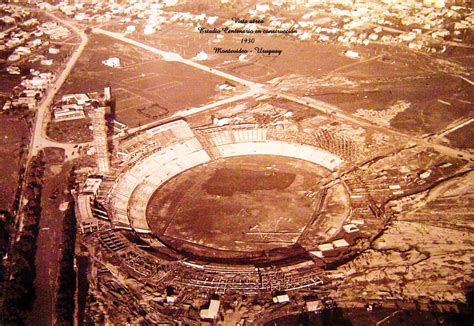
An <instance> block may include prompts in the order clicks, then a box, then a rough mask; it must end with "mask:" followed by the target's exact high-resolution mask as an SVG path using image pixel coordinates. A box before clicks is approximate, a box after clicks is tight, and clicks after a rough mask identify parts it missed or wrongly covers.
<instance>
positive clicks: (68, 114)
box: [54, 108, 86, 122]
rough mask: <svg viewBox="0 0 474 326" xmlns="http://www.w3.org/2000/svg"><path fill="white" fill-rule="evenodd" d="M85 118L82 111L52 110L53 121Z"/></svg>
mask: <svg viewBox="0 0 474 326" xmlns="http://www.w3.org/2000/svg"><path fill="white" fill-rule="evenodd" d="M85 117H86V116H85V114H84V111H82V110H70V109H62V108H61V109H57V110H54V120H55V121H58V122H59V121H68V120H78V119H84V118H85Z"/></svg>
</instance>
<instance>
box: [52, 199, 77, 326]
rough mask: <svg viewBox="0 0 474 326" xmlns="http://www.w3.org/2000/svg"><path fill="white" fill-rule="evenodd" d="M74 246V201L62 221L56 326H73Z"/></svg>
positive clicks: (74, 288) (74, 287)
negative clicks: (61, 251)
mask: <svg viewBox="0 0 474 326" xmlns="http://www.w3.org/2000/svg"><path fill="white" fill-rule="evenodd" d="M75 244H76V216H75V212H74V201H71V202H70V203H69V207H68V209H67V211H66V214H65V216H64V220H63V243H62V248H63V253H62V257H61V260H60V262H59V280H58V292H57V299H56V323H57V324H58V325H72V324H73V316H74V295H75V291H76V272H75V270H74V256H75Z"/></svg>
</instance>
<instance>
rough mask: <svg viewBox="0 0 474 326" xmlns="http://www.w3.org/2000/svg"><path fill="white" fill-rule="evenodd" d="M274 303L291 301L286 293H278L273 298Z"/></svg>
mask: <svg viewBox="0 0 474 326" xmlns="http://www.w3.org/2000/svg"><path fill="white" fill-rule="evenodd" d="M272 300H273V302H274V303H285V302H290V297H289V296H288V294H286V293H280V294H276V295H274V296H273V298H272Z"/></svg>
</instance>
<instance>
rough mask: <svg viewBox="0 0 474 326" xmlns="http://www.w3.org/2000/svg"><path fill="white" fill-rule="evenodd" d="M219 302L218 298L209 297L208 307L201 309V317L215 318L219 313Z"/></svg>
mask: <svg viewBox="0 0 474 326" xmlns="http://www.w3.org/2000/svg"><path fill="white" fill-rule="evenodd" d="M220 306H221V302H220V301H219V300H218V299H211V302H210V303H209V308H208V309H201V311H200V316H201V318H202V319H216V318H217V316H218V314H219V308H220Z"/></svg>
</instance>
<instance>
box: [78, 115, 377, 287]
mask: <svg viewBox="0 0 474 326" xmlns="http://www.w3.org/2000/svg"><path fill="white" fill-rule="evenodd" d="M361 156H362V154H361V150H360V149H359V145H357V144H356V143H355V142H353V141H351V140H350V139H348V138H347V137H344V136H343V135H340V134H338V133H337V132H334V131H332V130H331V129H330V128H329V127H327V126H322V127H321V128H319V129H317V130H315V131H312V132H311V133H308V132H302V131H298V130H296V129H295V128H294V127H292V126H291V125H289V126H285V125H282V124H274V125H262V124H249V123H246V124H234V125H232V124H230V125H226V126H215V125H210V126H204V127H196V128H191V127H190V125H189V124H188V123H187V122H186V121H185V120H183V119H180V120H175V121H172V122H168V123H165V124H162V125H159V126H156V127H153V128H150V129H147V130H145V131H143V132H140V133H138V134H134V135H131V136H128V137H125V138H123V139H121V140H120V141H118V142H116V144H114V147H113V151H112V159H111V167H110V171H109V173H107V174H104V175H100V176H93V177H89V178H88V179H87V180H86V181H85V183H84V187H83V189H82V190H81V192H80V194H79V195H78V200H77V204H76V211H77V215H78V219H79V223H80V227H81V230H82V232H83V233H84V234H86V235H87V234H91V237H93V239H89V241H97V244H98V246H97V248H96V249H95V250H99V251H100V250H102V249H104V250H105V252H107V255H110V254H112V256H114V257H116V258H117V259H116V260H115V259H114V263H115V264H118V265H119V266H121V267H122V268H123V269H124V270H127V271H129V272H130V273H132V275H135V276H136V277H137V278H139V279H141V278H145V279H147V280H149V279H150V278H152V279H155V280H157V282H158V284H162V280H163V278H164V277H166V279H167V282H168V284H169V282H174V283H176V284H181V285H183V286H186V287H189V286H191V287H201V288H203V289H207V290H209V289H212V291H214V292H217V293H222V292H227V291H230V290H232V291H235V290H238V291H244V292H245V293H253V292H255V291H266V292H273V291H277V290H278V291H282V290H284V291H289V290H296V289H300V288H305V287H308V288H309V287H312V286H317V285H318V284H321V283H322V282H323V281H322V279H321V277H322V276H321V275H322V273H321V271H322V270H323V269H324V268H326V266H328V264H335V263H337V262H338V261H344V260H345V259H347V258H348V257H350V256H351V255H354V254H355V253H356V252H357V251H359V250H361V246H363V243H364V241H363V239H364V238H368V237H373V236H375V235H376V233H377V230H378V229H380V228H381V227H382V226H383V223H384V219H385V216H384V214H383V212H381V211H380V210H379V209H378V208H377V205H376V204H374V201H373V200H372V199H371V197H370V190H369V189H367V188H366V187H365V186H364V184H363V181H361V176H360V175H359V174H357V175H356V174H354V175H352V174H351V173H344V174H343V173H341V171H350V170H351V167H352V166H353V164H354V160H356V159H360V158H361Z"/></svg>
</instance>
